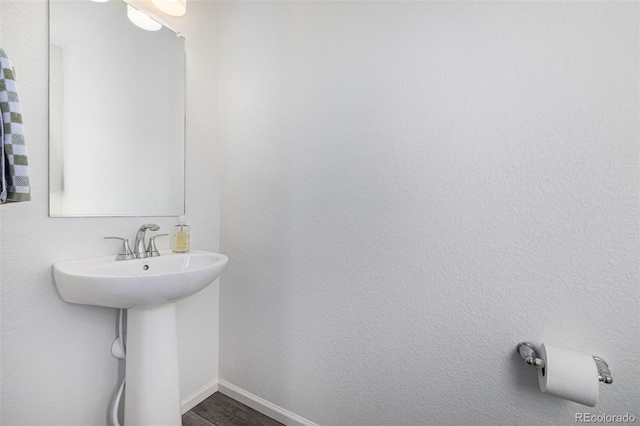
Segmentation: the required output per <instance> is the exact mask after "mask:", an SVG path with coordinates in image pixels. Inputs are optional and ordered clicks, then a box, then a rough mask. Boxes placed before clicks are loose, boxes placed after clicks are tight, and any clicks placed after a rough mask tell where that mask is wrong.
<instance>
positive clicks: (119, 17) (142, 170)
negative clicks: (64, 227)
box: [49, 0, 186, 217]
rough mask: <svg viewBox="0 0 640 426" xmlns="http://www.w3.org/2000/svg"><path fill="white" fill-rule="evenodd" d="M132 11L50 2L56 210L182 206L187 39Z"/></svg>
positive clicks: (155, 211)
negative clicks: (147, 26) (146, 24)
mask: <svg viewBox="0 0 640 426" xmlns="http://www.w3.org/2000/svg"><path fill="white" fill-rule="evenodd" d="M132 11H133V13H135V12H136V10H135V9H133V8H132V7H131V6H129V5H128V4H127V3H125V2H124V1H122V0H110V1H107V2H97V1H90V0H50V1H49V21H50V69H49V87H50V89H49V93H50V94H49V127H50V129H49V145H50V146H49V162H50V164H49V208H50V209H49V214H50V216H52V217H58V216H177V215H180V214H183V213H184V199H185V198H184V197H185V181H184V176H185V44H186V41H185V39H184V38H183V37H181V36H180V35H179V34H176V33H175V32H173V31H171V30H170V29H168V28H166V27H161V28H159V29H157V30H154V31H148V30H144V29H142V28H140V27H138V26H136V25H134V24H133V23H132V21H131V20H130V19H129V18H128V17H127V14H128V12H129V13H132ZM153 22H155V21H153ZM157 25H159V24H157Z"/></svg>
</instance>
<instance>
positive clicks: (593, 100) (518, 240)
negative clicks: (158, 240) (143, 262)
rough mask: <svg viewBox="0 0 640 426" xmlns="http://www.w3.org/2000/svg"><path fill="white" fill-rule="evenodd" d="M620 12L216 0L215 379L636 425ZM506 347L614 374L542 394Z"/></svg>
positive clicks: (577, 7)
mask: <svg viewBox="0 0 640 426" xmlns="http://www.w3.org/2000/svg"><path fill="white" fill-rule="evenodd" d="M638 12H639V10H638V3H637V2H539V3H529V2H526V3H525V2H513V3H508V2H496V3H494V2H449V3H447V2H444V3H443V2H374V3H372V2H231V3H224V4H223V5H222V6H221V15H220V16H221V18H220V23H221V29H220V37H221V38H220V42H221V44H220V67H221V68H220V126H221V128H220V129H221V133H220V138H221V141H222V144H223V156H224V159H223V179H222V200H221V224H222V225H221V251H222V252H224V253H225V254H227V255H228V256H229V258H230V262H229V265H228V268H227V270H226V271H225V276H224V277H223V278H222V284H221V287H220V301H221V305H220V316H221V318H220V327H221V336H220V337H221V340H220V378H221V379H224V380H226V381H228V382H230V383H231V384H233V385H236V386H238V387H240V388H242V389H244V390H246V391H248V392H251V393H253V394H255V395H257V396H259V397H261V398H264V399H266V400H268V401H270V402H271V403H274V404H276V405H278V406H280V407H283V408H285V409H287V410H289V411H292V412H294V413H296V414H298V415H300V416H303V417H305V418H307V419H309V420H311V421H314V422H317V423H319V424H323V425H352V426H353V425H417V424H429V425H443V424H444V425H471V424H482V425H514V424H527V425H552V424H553V425H560V424H566V425H570V424H575V423H574V422H575V413H576V412H583V411H586V412H591V413H608V414H624V413H627V412H628V413H631V414H635V415H636V416H637V417H638V418H640V411H639V410H638V405H637V402H638V401H639V400H640V390H639V387H640V372H639V370H638V365H639V364H640V356H639V353H640V351H639V350H640V325H639V322H640V321H639V319H640V318H639V313H638V307H639V302H640V297H639V288H638V282H639V278H640V274H639V271H638V256H639V254H640V253H639V248H638V239H639V233H638V213H639V211H638V210H639V209H638V207H639V206H638V114H639V102H638V75H639V69H638V63H639V33H638V31H639V30H638V28H639V27H640V23H639V18H638V16H639V13H638ZM522 340H530V341H531V342H532V343H534V344H539V343H540V342H548V343H550V344H556V345H561V346H565V347H568V348H573V349H575V350H579V351H583V352H586V353H591V354H598V355H600V356H602V357H604V358H605V359H606V360H607V361H608V362H609V364H610V366H611V369H612V373H613V375H614V379H615V382H614V384H613V385H611V386H608V387H606V386H604V385H601V402H600V404H599V405H598V407H596V408H592V409H590V408H587V407H583V406H580V405H577V404H575V403H572V402H568V401H564V400H560V399H557V398H554V397H551V396H548V395H545V394H542V393H541V392H540V391H539V389H538V384H537V378H536V373H535V370H533V369H531V368H527V367H526V366H525V365H524V364H523V361H522V360H521V359H519V357H518V356H517V355H516V354H515V346H516V344H517V343H518V342H519V341H522ZM638 421H640V420H638Z"/></svg>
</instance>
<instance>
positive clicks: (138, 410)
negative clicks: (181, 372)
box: [124, 303, 182, 426]
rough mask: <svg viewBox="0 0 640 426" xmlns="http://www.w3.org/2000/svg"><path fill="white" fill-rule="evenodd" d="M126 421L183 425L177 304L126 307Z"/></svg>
mask: <svg viewBox="0 0 640 426" xmlns="http://www.w3.org/2000/svg"><path fill="white" fill-rule="evenodd" d="M126 379H127V384H126V388H125V405H124V424H125V426H143V425H171V426H180V425H182V416H181V414H180V382H179V376H178V340H177V330H176V305H175V303H171V304H168V305H162V306H158V307H155V308H148V309H137V308H133V309H128V310H127V357H126Z"/></svg>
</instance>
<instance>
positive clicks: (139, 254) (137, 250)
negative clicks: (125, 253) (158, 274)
mask: <svg viewBox="0 0 640 426" xmlns="http://www.w3.org/2000/svg"><path fill="white" fill-rule="evenodd" d="M158 229H160V227H159V226H158V225H156V224H154V223H147V224H146V225H142V226H141V227H140V228H139V229H138V232H137V233H136V242H135V245H134V248H133V255H134V256H135V257H136V259H142V258H145V257H147V245H146V244H145V241H144V236H145V233H146V232H147V230H149V231H157V230H158Z"/></svg>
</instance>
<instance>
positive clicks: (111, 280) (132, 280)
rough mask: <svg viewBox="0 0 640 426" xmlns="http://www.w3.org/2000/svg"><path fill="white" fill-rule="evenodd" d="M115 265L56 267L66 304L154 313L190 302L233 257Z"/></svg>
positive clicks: (103, 261)
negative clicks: (170, 306) (186, 300)
mask: <svg viewBox="0 0 640 426" xmlns="http://www.w3.org/2000/svg"><path fill="white" fill-rule="evenodd" d="M160 253H161V255H160V256H158V257H148V258H145V259H132V260H119V261H116V260H115V256H105V257H96V258H92V259H84V260H72V261H68V262H60V263H56V264H55V265H53V277H54V280H55V283H56V288H57V289H58V293H59V294H60V297H62V299H63V300H65V301H67V302H70V303H80V304H83V305H95V306H106V307H110V308H122V309H129V308H148V307H155V306H161V305H165V304H168V303H173V302H177V301H179V300H182V299H185V298H187V297H189V296H191V295H193V294H195V293H197V292H199V291H200V290H202V289H203V288H205V287H206V286H208V285H209V284H211V283H212V282H213V281H214V280H215V279H216V278H217V277H218V275H220V272H222V270H223V269H224V267H225V265H226V264H227V261H228V258H227V256H225V255H223V254H219V253H209V252H206V251H191V252H189V253H172V252H171V251H170V250H166V251H161V252H160Z"/></svg>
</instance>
